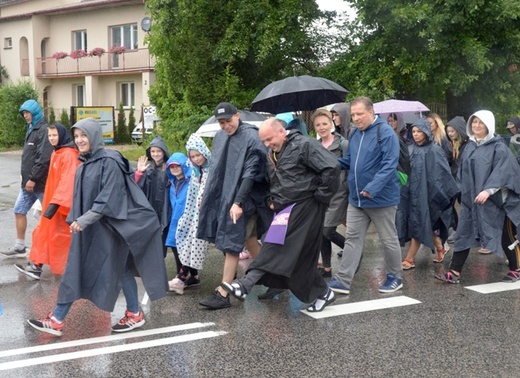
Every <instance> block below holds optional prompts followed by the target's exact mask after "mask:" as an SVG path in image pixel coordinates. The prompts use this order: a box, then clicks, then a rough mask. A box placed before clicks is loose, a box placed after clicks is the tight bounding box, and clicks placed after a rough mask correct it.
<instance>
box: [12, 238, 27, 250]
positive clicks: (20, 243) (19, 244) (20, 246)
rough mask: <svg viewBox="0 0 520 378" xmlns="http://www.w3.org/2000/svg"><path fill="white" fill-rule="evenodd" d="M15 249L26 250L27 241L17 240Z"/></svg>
mask: <svg viewBox="0 0 520 378" xmlns="http://www.w3.org/2000/svg"><path fill="white" fill-rule="evenodd" d="M14 247H15V248H16V249H24V248H25V239H16V241H15V242H14Z"/></svg>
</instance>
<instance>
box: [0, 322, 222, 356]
mask: <svg viewBox="0 0 520 378" xmlns="http://www.w3.org/2000/svg"><path fill="white" fill-rule="evenodd" d="M213 325H215V323H188V324H181V325H176V326H172V327H164V328H155V329H149V330H142V331H132V332H129V333H122V334H117V335H110V336H102V337H93V338H90V339H81V340H74V341H65V342H62V343H53V344H47V345H39V346H34V347H27V348H20V349H11V350H3V351H0V357H9V356H16V355H19V354H27V353H36V352H44V351H47V350H54V349H65V348H72V347H77V346H82V345H89V344H97V343H105V342H111V341H118V340H126V339H133V338H136V337H145V336H152V335H160V334H161V333H169V332H179V331H187V330H190V329H195V328H202V327H210V326H213ZM27 327H29V325H27ZM34 332H39V331H37V330H34Z"/></svg>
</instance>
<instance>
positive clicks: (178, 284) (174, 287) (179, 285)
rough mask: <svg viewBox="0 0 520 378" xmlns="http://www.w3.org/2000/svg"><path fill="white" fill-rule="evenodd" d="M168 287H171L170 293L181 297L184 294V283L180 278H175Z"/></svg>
mask: <svg viewBox="0 0 520 378" xmlns="http://www.w3.org/2000/svg"><path fill="white" fill-rule="evenodd" d="M168 286H169V287H170V291H173V292H174V293H177V294H179V295H182V294H184V286H185V285H184V282H182V281H181V280H180V279H179V278H177V277H175V278H174V279H173V280H171V281H170V282H168Z"/></svg>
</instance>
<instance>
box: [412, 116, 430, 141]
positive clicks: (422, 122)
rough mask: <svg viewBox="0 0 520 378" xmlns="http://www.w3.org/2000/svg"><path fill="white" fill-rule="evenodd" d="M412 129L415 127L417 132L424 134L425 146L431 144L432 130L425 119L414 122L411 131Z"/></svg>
mask: <svg viewBox="0 0 520 378" xmlns="http://www.w3.org/2000/svg"><path fill="white" fill-rule="evenodd" d="M414 127H417V128H418V129H419V130H421V131H422V132H423V133H425V134H426V143H425V144H428V143H431V142H432V140H433V137H432V129H431V126H430V122H428V121H427V120H426V118H420V119H418V120H417V121H415V122H414V123H413V124H412V129H413V128H414Z"/></svg>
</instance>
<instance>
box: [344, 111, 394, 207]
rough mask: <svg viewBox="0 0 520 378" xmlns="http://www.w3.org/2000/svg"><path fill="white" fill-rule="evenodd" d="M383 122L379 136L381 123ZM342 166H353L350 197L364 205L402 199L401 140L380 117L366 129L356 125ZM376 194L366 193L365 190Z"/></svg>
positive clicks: (349, 184)
mask: <svg viewBox="0 0 520 378" xmlns="http://www.w3.org/2000/svg"><path fill="white" fill-rule="evenodd" d="M378 124H381V129H380V138H381V141H380V142H379V141H378V140H377V125H378ZM338 161H339V163H340V165H341V169H349V173H348V176H347V184H348V189H349V196H348V200H349V203H350V204H351V205H353V206H356V207H360V208H381V207H388V206H395V205H397V204H398V203H399V178H398V176H397V163H398V161H399V140H398V137H397V135H396V133H395V131H394V130H393V129H392V127H390V126H389V125H388V124H387V123H386V122H385V121H384V120H382V119H381V118H380V117H377V118H376V119H375V121H374V122H373V123H372V124H371V125H370V126H369V127H367V128H366V129H365V130H364V131H360V130H359V129H357V128H355V129H354V130H353V131H352V134H351V135H350V140H349V144H348V147H347V152H346V154H345V157H343V158H338ZM363 190H364V191H366V192H368V193H370V194H371V195H372V196H373V197H374V198H368V197H363V196H362V195H361V194H360V193H361V191H363Z"/></svg>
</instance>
